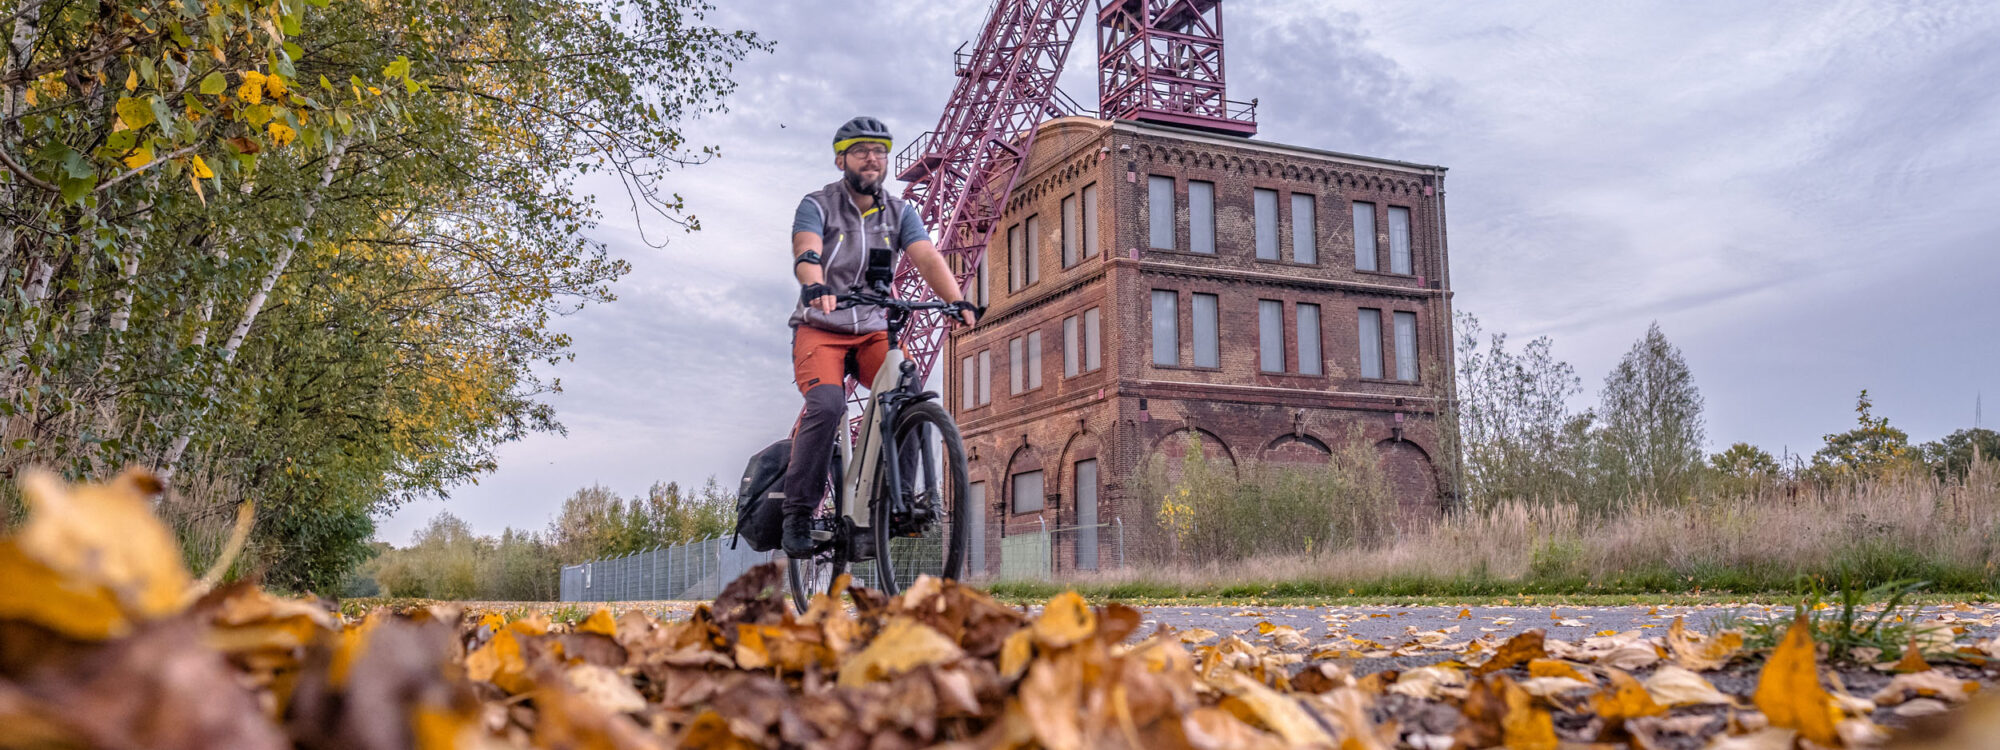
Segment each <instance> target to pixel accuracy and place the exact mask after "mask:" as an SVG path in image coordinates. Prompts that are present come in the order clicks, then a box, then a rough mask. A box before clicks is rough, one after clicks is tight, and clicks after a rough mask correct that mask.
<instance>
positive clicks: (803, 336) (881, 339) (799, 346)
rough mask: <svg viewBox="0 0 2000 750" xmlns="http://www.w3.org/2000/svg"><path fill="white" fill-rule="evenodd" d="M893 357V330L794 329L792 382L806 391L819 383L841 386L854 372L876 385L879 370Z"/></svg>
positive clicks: (863, 382) (860, 377) (805, 327)
mask: <svg viewBox="0 0 2000 750" xmlns="http://www.w3.org/2000/svg"><path fill="white" fill-rule="evenodd" d="M888 356H889V333H888V332H887V331H876V332H874V333H834V332H832V331H822V330H820V329H818V328H814V327H812V326H809V325H800V326H799V327H797V328H794V329H792V382H793V383H795V384H797V385H798V386H799V393H802V394H803V393H805V392H806V391H810V390H812V389H813V388H814V387H816V386H821V385H836V386H838V385H841V384H842V383H841V378H842V377H844V376H846V375H848V374H850V373H851V374H853V375H854V376H855V377H856V378H858V379H860V381H861V384H862V385H863V386H868V385H873V384H874V382H875V371H876V370H880V369H882V360H883V359H884V358H887V357H888Z"/></svg>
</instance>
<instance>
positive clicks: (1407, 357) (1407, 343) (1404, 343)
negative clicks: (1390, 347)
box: [1396, 312, 1417, 381]
mask: <svg viewBox="0 0 2000 750" xmlns="http://www.w3.org/2000/svg"><path fill="white" fill-rule="evenodd" d="M1396 379H1397V380H1408V381H1415V380H1416V379H1417V314H1416V313H1413V312H1399V313H1396Z"/></svg>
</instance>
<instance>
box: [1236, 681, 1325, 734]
mask: <svg viewBox="0 0 2000 750" xmlns="http://www.w3.org/2000/svg"><path fill="white" fill-rule="evenodd" d="M1231 677H1232V680H1231V682H1230V683H1229V684H1228V685H1227V687H1226V688H1225V689H1226V690H1227V691H1228V692H1229V693H1230V697H1232V698H1235V699H1237V700H1239V701H1242V702H1243V705H1244V706H1245V707H1246V708H1248V709H1249V710H1250V712H1251V713H1252V714H1254V715H1255V716H1256V718H1257V721H1258V722H1259V723H1262V724H1263V725H1264V727H1265V728H1267V729H1270V730H1271V731H1272V732H1276V733H1277V735H1278V736H1279V737H1281V738H1283V739H1284V740H1285V742H1287V743H1290V744H1291V745H1292V746H1294V747H1296V746H1300V745H1308V746H1317V745H1332V744H1334V741H1333V737H1331V736H1329V735H1327V733H1326V730H1325V729H1322V728H1320V724H1319V722H1318V721H1316V720H1314V719H1313V716H1312V714H1310V713H1307V711H1306V709H1305V707H1304V706H1301V705H1299V702H1298V701H1295V700H1292V699H1291V698H1287V697H1285V696H1283V695H1280V694H1279V693H1278V692H1277V691H1275V690H1272V689H1270V688H1268V687H1265V686H1264V685H1263V683H1260V682H1258V681H1256V680H1253V679H1250V677H1249V676H1248V675H1245V674H1243V673H1241V672H1232V673H1231Z"/></svg>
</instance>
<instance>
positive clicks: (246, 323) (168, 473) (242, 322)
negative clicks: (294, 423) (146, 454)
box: [159, 136, 354, 484]
mask: <svg viewBox="0 0 2000 750" xmlns="http://www.w3.org/2000/svg"><path fill="white" fill-rule="evenodd" d="M353 140H354V139H353V136H343V137H342V138H341V139H340V140H338V141H336V142H334V144H333V150H332V151H330V152H328V153H327V156H326V165H325V166H324V167H322V168H321V169H320V173H319V183H318V184H316V185H314V186H313V190H312V193H311V194H309V195H307V196H306V199H305V205H304V206H303V207H301V209H300V213H299V223H298V224H296V225H294V226H293V227H292V228H291V230H290V231H289V232H287V233H286V235H285V246H284V247H283V248H281V249H280V250H279V251H278V259H277V260H276V261H273V262H272V263H271V270H270V271H268V272H266V273H265V274H264V278H263V280H262V281H261V282H259V283H258V285H257V291H256V292H255V293H253V294H251V295H250V302H249V303H248V304H246V305H244V306H243V316H242V317H241V318H238V319H237V321H236V329H235V330H233V331H231V332H230V334H229V340H228V341H225V342H223V344H222V364H223V365H224V366H227V365H229V364H232V363H234V362H235V361H236V351H237V350H238V349H240V348H241V347H242V346H243V339H244V338H246V337H248V336H249V335H250V326H251V325H253V324H255V323H256V322H257V313H259V312H262V311H263V309H264V301H265V300H266V299H269V298H270V295H271V289H272V288H273V287H275V286H277V285H278V279H279V278H280V277H282V276H284V274H285V267H286V266H288V265H290V264H291V262H292V254H293V253H294V252H297V250H298V247H299V245H301V244H304V243H305V237H306V227H308V226H309V225H311V224H312V218H313V214H315V213H318V212H319V203H320V199H321V198H322V197H323V196H324V195H325V194H326V187H327V186H328V185H331V184H333V175H334V173H335V172H337V171H339V170H340V161H341V159H342V158H343V157H345V156H346V155H347V146H348V144H350V143H352V142H353ZM206 394H207V397H206V398H204V399H202V400H203V401H208V400H211V399H213V398H215V385H214V384H213V383H210V384H209V386H208V389H207V391H206ZM199 421H200V419H199V415H197V418H196V419H194V420H191V421H190V422H189V423H188V424H187V425H185V426H183V427H182V428H181V431H180V434H179V435H178V436H175V437H174V442H173V444H172V445H169V446H168V447H167V452H166V454H165V455H163V456H161V457H160V466H159V475H160V482H161V483H163V484H164V483H167V482H170V481H172V480H173V476H174V468H175V464H178V463H179V462H180V460H181V455H182V454H184V453H186V452H187V446H188V442H189V441H190V440H193V439H194V430H195V425H196V423H198V422H199Z"/></svg>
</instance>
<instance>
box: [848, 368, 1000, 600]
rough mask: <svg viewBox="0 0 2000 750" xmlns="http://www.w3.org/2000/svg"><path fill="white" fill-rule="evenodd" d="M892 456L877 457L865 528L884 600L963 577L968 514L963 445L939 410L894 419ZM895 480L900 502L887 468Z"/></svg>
mask: <svg viewBox="0 0 2000 750" xmlns="http://www.w3.org/2000/svg"><path fill="white" fill-rule="evenodd" d="M893 434H894V435H895V436H896V451H895V452H896V455H894V456H884V457H883V458H884V460H883V462H882V464H881V466H880V469H879V471H881V472H882V473H881V475H880V476H882V477H883V481H880V482H878V483H877V484H876V487H877V488H878V489H877V491H876V497H875V502H874V507H873V508H872V510H871V513H870V514H869V516H870V518H869V523H870V525H871V526H872V527H873V528H872V529H871V531H873V532H874V534H875V549H876V550H877V555H876V558H875V564H876V569H877V574H878V576H879V578H880V580H879V581H877V585H878V587H879V588H881V589H882V592H883V593H885V594H888V595H890V596H894V595H896V593H897V592H899V591H902V590H903V587H904V586H906V585H908V584H909V583H910V582H911V581H915V580H916V579H917V576H921V575H933V576H938V577H940V578H954V579H955V578H959V577H961V576H963V575H964V574H965V556H966V555H965V550H966V546H967V544H968V543H969V538H968V533H967V529H968V527H969V524H970V523H971V515H970V514H971V513H976V512H979V509H978V508H970V507H968V503H967V500H966V498H967V497H968V495H969V494H970V490H969V488H968V487H967V480H966V468H965V443H964V442H963V441H962V440H960V439H959V436H958V425H957V424H955V423H953V422H952V421H951V416H950V415H948V414H946V413H945V411H944V408H943V407H941V406H938V405H937V403H936V402H932V401H925V402H923V403H919V404H914V405H911V406H909V407H906V408H904V409H903V411H902V413H900V414H898V415H897V417H896V424H895V429H894V430H893ZM891 460H893V461H895V462H896V466H897V467H898V471H899V473H900V475H901V476H900V478H901V485H902V487H901V492H900V494H901V498H900V500H899V499H897V498H896V497H895V495H896V494H897V493H896V492H895V491H894V490H893V489H892V488H891V487H890V482H888V481H887V477H888V467H889V461H891Z"/></svg>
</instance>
